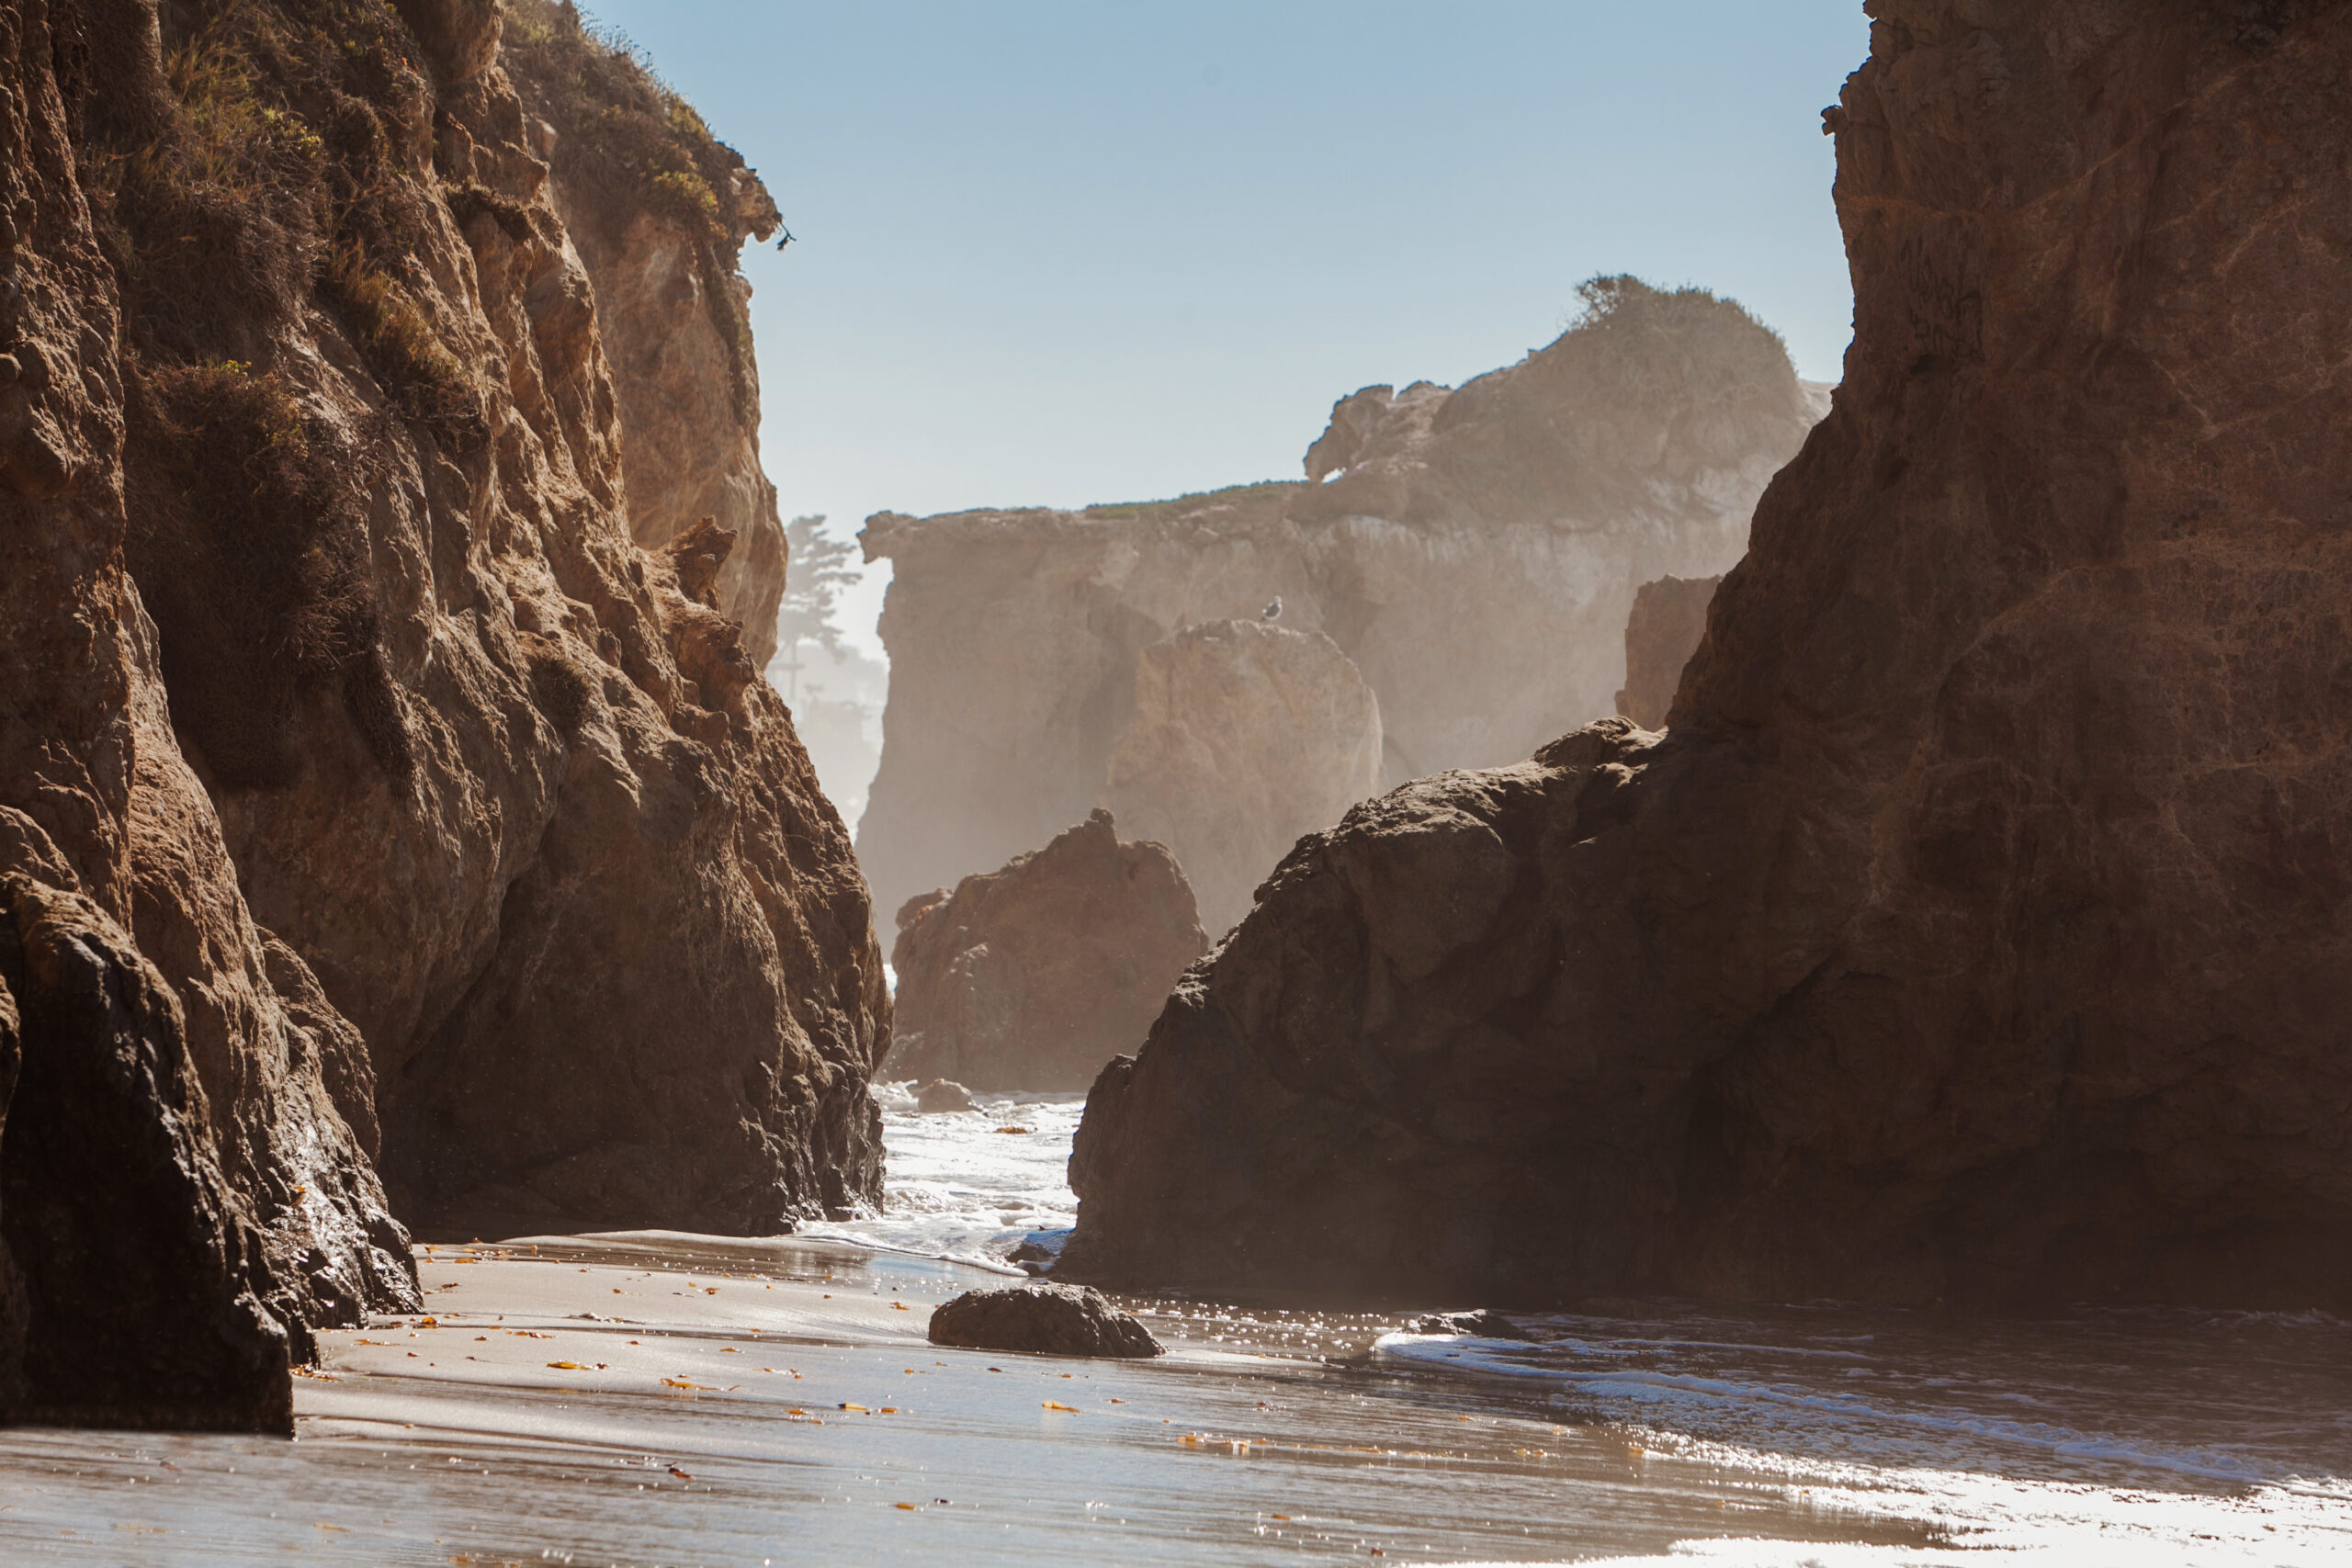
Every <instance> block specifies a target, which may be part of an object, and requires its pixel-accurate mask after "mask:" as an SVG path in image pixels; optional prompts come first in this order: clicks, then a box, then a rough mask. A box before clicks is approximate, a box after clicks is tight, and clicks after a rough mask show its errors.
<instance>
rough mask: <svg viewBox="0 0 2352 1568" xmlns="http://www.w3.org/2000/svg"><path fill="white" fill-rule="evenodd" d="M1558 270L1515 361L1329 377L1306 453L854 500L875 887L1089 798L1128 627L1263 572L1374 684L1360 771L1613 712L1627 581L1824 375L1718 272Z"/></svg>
mask: <svg viewBox="0 0 2352 1568" xmlns="http://www.w3.org/2000/svg"><path fill="white" fill-rule="evenodd" d="M1584 294H1585V302H1586V306H1587V310H1586V312H1585V314H1584V317H1583V319H1582V320H1580V321H1578V322H1577V324H1576V325H1575V326H1574V327H1573V328H1571V329H1570V330H1569V331H1568V332H1566V333H1563V334H1562V335H1561V337H1560V338H1559V339H1558V340H1557V341H1556V342H1555V343H1553V344H1550V345H1548V346H1547V347H1544V348H1543V349H1541V350H1539V351H1537V352H1535V353H1533V354H1531V355H1528V356H1527V357H1526V358H1524V359H1523V360H1521V362H1520V363H1518V364H1516V365H1513V366H1510V367H1505V368H1503V369H1500V370H1497V371H1494V372H1493V373H1491V374H1489V375H1486V376H1481V377H1478V378H1476V379H1474V380H1472V381H1470V382H1468V383H1467V384H1465V385H1464V386H1462V387H1459V388H1452V389H1449V388H1445V387H1437V386H1431V385H1430V384H1428V383H1419V384H1416V385H1414V386H1410V387H1407V388H1405V389H1403V390H1401V391H1398V390H1397V389H1393V388H1389V387H1372V388H1366V389H1363V391H1360V392H1357V393H1355V394H1353V395H1352V396H1351V397H1348V398H1345V399H1342V400H1340V404H1339V405H1338V407H1336V408H1335V409H1334V410H1333V412H1332V418H1331V423H1330V428H1329V431H1327V432H1326V433H1325V434H1324V436H1323V437H1322V438H1321V439H1320V440H1318V441H1317V443H1316V444H1315V446H1314V447H1313V449H1312V450H1311V451H1310V453H1309V454H1308V457H1307V460H1306V469H1307V472H1308V473H1309V475H1311V476H1312V478H1311V479H1308V480H1305V481H1292V482H1288V483H1280V484H1257V485H1246V486H1240V487H1237V488H1234V489H1231V490H1224V491H1212V492H1210V493H1207V494H1204V495H1196V496H1187V497H1184V498H1182V499H1180V500H1176V501H1169V502H1153V503H1145V504H1132V505H1105V506H1096V507H1090V508H1088V509H1086V510H1085V511H1082V512H1053V511H1044V510H1035V511H1019V512H993V511H992V512H967V513H952V514H949V515H945V516H939V517H930V518H922V519H918V518H913V517H906V516H900V515H898V514H895V513H881V514H878V515H876V516H875V517H873V518H871V519H869V520H868V522H867V524H866V525H865V532H864V533H863V534H862V535H860V536H859V537H860V539H861V540H862V541H863V543H864V545H865V553H866V557H867V558H868V559H870V560H879V559H882V558H888V559H889V561H890V562H891V566H892V576H891V582H890V592H889V598H888V603H887V604H886V605H885V607H884V609H883V613H882V621H881V631H882V637H883V641H884V642H885V643H887V644H888V647H889V650H890V696H889V710H888V716H887V719H886V723H885V736H886V738H885V743H884V746H883V752H882V761H881V766H880V770H879V772H877V773H876V775H875V779H874V786H873V793H872V795H871V798H870V801H869V804H868V806H867V808H866V812H865V817H864V818H861V820H860V822H859V824H858V853H859V857H860V859H861V861H862V862H863V863H864V864H865V870H866V874H867V875H869V876H870V877H871V878H872V879H873V882H874V888H875V895H876V899H877V900H878V901H879V904H878V907H880V908H892V907H893V906H894V905H895V904H896V903H897V902H898V901H899V900H903V899H905V898H907V897H911V896H912V895H914V894H916V893H918V892H920V891H922V889H924V888H928V887H935V886H940V885H942V884H944V883H947V882H951V881H953V880H954V879H955V878H956V877H958V876H961V875H964V874H967V873H968V872H973V871H978V870H983V869H985V868H987V867H989V866H992V865H996V864H998V863H1001V862H1002V861H1004V860H1006V859H1007V858H1009V857H1010V856H1012V855H1013V854H1015V853H1018V852H1021V851H1023V850H1025V849H1028V848H1030V847H1031V846H1033V845H1035V844H1037V843H1039V842H1040V841H1042V840H1044V839H1045V838H1046V835H1048V834H1050V833H1052V832H1053V831H1055V830H1056V829H1057V828H1058V827H1059V826H1060V825H1061V824H1063V823H1065V822H1069V821H1071V820H1072V819H1074V818H1076V817H1077V816H1078V815H1079V814H1080V813H1082V812H1084V811H1085V810H1086V809H1087V808H1088V807H1091V806H1092V805H1093V804H1094V803H1095V802H1096V801H1097V800H1098V799H1099V798H1101V795H1102V790H1103V784H1104V783H1105V778H1106V771H1107V765H1108V763H1109V761H1110V758H1111V754H1112V752H1113V751H1114V749H1115V748H1116V747H1117V746H1118V744H1119V741H1120V738H1121V737H1122V736H1124V735H1125V733H1126V732H1127V727H1128V722H1129V720H1130V718H1131V716H1133V712H1134V704H1135V701H1136V690H1137V679H1138V677H1137V671H1138V667H1139V665H1140V664H1141V663H1142V661H1143V659H1144V653H1145V650H1146V649H1149V648H1151V647H1152V646H1154V645H1155V644H1158V643H1159V642H1161V641H1163V640H1165V639H1167V638H1169V637H1173V636H1175V635H1177V634H1178V633H1179V632H1181V631H1182V629H1183V628H1185V627H1187V626H1201V625H1205V624H1207V623H1211V622H1216V621H1221V620H1226V619H1239V620H1244V621H1248V620H1252V619H1254V618H1255V617H1256V616H1257V615H1258V612H1259V610H1260V609H1261V606H1263V605H1265V604H1267V603H1268V602H1269V601H1271V600H1272V598H1273V597H1274V596H1275V595H1277V594H1279V595H1281V597H1282V600H1283V605H1284V610H1283V618H1282V621H1281V625H1282V626H1283V627H1285V628H1294V629H1297V630H1301V631H1309V632H1314V631H1319V632H1322V633H1324V634H1326V635H1327V636H1329V637H1330V638H1331V639H1332V640H1333V641H1334V642H1335V643H1337V644H1338V645H1339V648H1340V651H1341V652H1342V653H1344V654H1346V655H1347V656H1348V658H1349V659H1350V660H1353V661H1354V663H1355V665H1356V668H1357V669H1358V671H1360V672H1361V673H1362V675H1363V681H1364V682H1365V683H1366V684H1367V685H1368V686H1370V687H1371V688H1372V691H1373V693H1374V695H1375V696H1376V698H1377V699H1378V702H1379V709H1380V718H1381V727H1382V728H1381V742H1382V748H1383V750H1384V753H1385V757H1384V761H1383V768H1382V772H1383V777H1382V781H1381V782H1382V783H1383V784H1389V785H1393V784H1398V783H1401V782H1403V781H1404V780H1406V779H1408V778H1413V777H1416V776H1418V775H1420V774H1423V773H1434V772H1437V771H1438V770H1440V769H1444V768H1459V767H1488V766H1493V765H1495V764H1498V763H1504V762H1510V761H1515V760H1517V759H1520V758H1522V757H1525V756H1526V755H1527V754H1528V753H1529V752H1530V751H1531V750H1533V749H1534V748H1535V747H1536V746H1538V745H1541V744H1542V743H1543V742H1544V740H1546V739H1550V738H1551V737H1553V736H1555V735H1557V734H1558V733H1559V732H1560V728H1561V727H1562V726H1563V725H1566V724H1575V723H1579V722H1582V721H1584V720H1586V719H1590V718H1598V717H1600V716H1602V715H1604V714H1607V713H1609V712H1611V710H1612V706H1613V698H1614V696H1615V694H1616V693H1617V691H1618V689H1619V688H1620V687H1621V686H1623V684H1624V668H1623V641H1622V639H1623V633H1624V628H1625V618H1626V615H1627V613H1628V611H1629V610H1630V609H1631V608H1632V605H1633V600H1634V586H1635V585H1636V584H1638V583H1642V582H1646V581H1651V580H1653V579H1656V578H1657V577H1660V576H1662V575H1666V574H1668V573H1671V574H1675V575H1679V576H1683V577H1703V576H1706V575H1709V574H1711V573H1715V572H1720V571H1722V570H1724V569H1726V568H1727V567H1729V566H1730V565H1731V564H1732V563H1733V562H1734V561H1736V560H1737V559H1738V558H1739V557H1740V553H1741V552H1742V551H1743V550H1745V549H1746V548H1747V531H1748V518H1749V515H1750V513H1752V511H1753V510H1754V508H1755V505H1756V499H1757V497H1758V495H1760V494H1762V493H1763V490H1764V487H1765V485H1766V483H1767V482H1769V481H1770V479H1771V477H1772V474H1773V472H1774V471H1775V470H1776V469H1778V468H1780V467H1781V465H1782V464H1783V463H1785V462H1787V461H1788V460H1789V458H1790V457H1792V456H1793V455H1794V454H1795V452H1796V450H1797V447H1798V446H1799V445H1800V444H1801V443H1802V442H1803V441H1804V437H1805V433H1806V431H1808V430H1809V429H1811V428H1812V426H1813V424H1814V423H1815V421H1816V420H1818V419H1819V418H1820V417H1821V415H1822V414H1823V413H1824V412H1826V409H1827V400H1826V389H1825V388H1821V387H1817V386H1813V385H1810V384H1808V383H1805V382H1802V381H1800V380H1799V379H1798V378H1797V375H1796V372H1795V369H1794V368H1793V367H1792V366H1791V364H1790V362H1789V357H1788V354H1787V352H1786V351H1785V349H1783V347H1782V346H1781V343H1780V340H1779V339H1778V338H1777V337H1776V336H1774V334H1773V333H1771V331H1770V329H1768V328H1766V327H1765V326H1763V325H1762V324H1761V323H1760V322H1758V321H1756V320H1755V319H1754V318H1753V317H1751V316H1749V315H1748V313H1747V311H1746V310H1742V309H1741V308H1740V307H1739V306H1737V305H1736V304H1734V303H1732V302H1731V301H1729V300H1725V299H1716V298H1715V297H1713V295H1711V294H1708V293H1706V292H1705V291H1704V290H1702V289H1695V288H1691V289H1681V290H1675V291H1667V290H1660V289H1654V288H1647V287H1645V286H1644V285H1642V284H1640V283H1638V282H1636V281H1635V280H1634V279H1631V278H1604V279H1597V280H1595V281H1594V282H1593V283H1591V284H1589V285H1587V286H1586V288H1585V290H1584ZM1231 787H1233V788H1235V789H1237V790H1246V789H1247V787H1248V785H1247V783H1246V775H1245V777H1244V779H1241V780H1237V781H1234V783H1233V784H1232V786H1231ZM1271 865H1272V863H1271V862H1267V863H1262V864H1261V865H1258V866H1257V867H1255V868H1253V874H1252V885H1253V886H1254V884H1255V878H1256V877H1257V876H1262V875H1263V874H1265V872H1266V871H1267V870H1269V869H1270V868H1271Z"/></svg>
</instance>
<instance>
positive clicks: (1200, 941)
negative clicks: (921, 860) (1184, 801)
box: [887, 811, 1208, 1090]
mask: <svg viewBox="0 0 2352 1568" xmlns="http://www.w3.org/2000/svg"><path fill="white" fill-rule="evenodd" d="M1207 949H1208V939H1207V938H1206V937H1205V936H1204V935H1203V934H1202V932H1201V922H1200V918H1199V916H1198V915H1196V914H1195V913H1194V912H1193V890H1192V888H1191V887H1190V886H1188V885H1187V884H1186V883H1185V881H1184V874H1183V872H1182V869H1180V868H1179V867H1178V866H1177V864H1176V862H1175V860H1174V858H1173V857H1172V856H1170V854H1169V852H1167V850H1166V849H1164V848H1163V847H1161V846H1160V845H1159V844H1153V843H1122V842H1121V841H1120V840H1119V836H1118V831H1117V829H1116V828H1115V827H1114V824H1113V822H1112V819H1111V814H1110V813H1109V812H1107V811H1096V812H1095V813H1094V814H1093V815H1092V816H1091V817H1089V818H1087V819H1086V820H1085V821H1084V822H1081V823H1080V824H1079V825H1078V826H1077V827H1075V828H1072V829H1069V831H1068V832H1065V833H1063V834H1061V835H1060V836H1059V837H1057V838H1056V839H1055V840H1054V841H1053V842H1052V843H1050V844H1047V845H1046V847H1045V848H1044V849H1042V850H1038V851H1036V852H1034V853H1031V854H1025V855H1023V856H1021V857H1020V858H1019V859H1017V860H1015V861H1013V862H1012V863H1011V864H1009V865H1007V866H1005V867H1004V868H1003V869H1002V870H1001V871H997V872H993V873H990V874H988V875H985V876H967V877H966V878H965V879H964V880H963V881H962V882H961V883H960V884H958V885H957V886H956V890H955V892H954V893H952V894H951V893H948V892H947V891H946V890H944V889H942V890H941V891H940V892H938V893H934V894H932V895H930V896H928V897H922V898H917V899H913V900H911V901H910V902H909V903H908V905H907V906H906V907H905V908H902V909H900V910H899V940H898V943H897V945H896V946H894V947H893V948H892V949H891V953H890V960H891V966H892V967H893V968H894V969H895V970H896V971H897V973H898V976H899V992H898V1010H897V1019H898V1029H899V1032H898V1037H897V1042H896V1043H895V1045H894V1046H893V1048H892V1050H891V1053H890V1056H889V1059H888V1065H887V1071H888V1074H889V1075H890V1076H891V1077H902V1078H933V1077H946V1078H952V1079H954V1080H955V1081H956V1082H957V1083H960V1084H964V1085H967V1086H968V1087H970V1088H972V1089H981V1090H997V1089H1036V1090H1056V1089H1061V1090H1068V1089H1084V1088H1085V1087H1086V1086H1087V1085H1088V1084H1090V1083H1091V1082H1093V1081H1094V1075H1095V1074H1096V1073H1097V1072H1098V1071H1100V1070H1101V1069H1102V1066H1103V1063H1104V1062H1107V1061H1109V1060H1110V1059H1111V1058H1112V1057H1113V1056H1114V1055H1117V1054H1118V1053H1119V1052H1120V1051H1122V1050H1129V1049H1133V1048H1134V1047H1135V1046H1136V1045H1137V1044H1139V1043H1141V1042H1142V1040H1143V1033H1144V1031H1145V1030H1146V1029H1148V1027H1149V1026H1150V1023H1151V1020H1152V1016H1153V1015H1154V1014H1155V1013H1157V1012H1158V1011H1159V1004H1160V1002H1161V1001H1162V999H1164V998H1166V997H1167V995H1168V988H1169V987H1170V986H1172V985H1174V984H1175V982H1176V977H1177V976H1179V975H1181V974H1182V973H1183V972H1184V969H1185V967H1186V965H1188V964H1191V963H1192V962H1193V960H1194V959H1196V958H1198V957H1200V955H1201V954H1202V953H1204V952H1206V951H1207Z"/></svg>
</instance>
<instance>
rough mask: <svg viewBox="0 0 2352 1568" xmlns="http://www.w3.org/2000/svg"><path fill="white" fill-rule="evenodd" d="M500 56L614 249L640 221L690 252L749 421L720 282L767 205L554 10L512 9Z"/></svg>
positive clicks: (739, 169)
mask: <svg viewBox="0 0 2352 1568" xmlns="http://www.w3.org/2000/svg"><path fill="white" fill-rule="evenodd" d="M504 48H505V52H506V57H507V60H508V62H509V71H510V73H511V74H512V76H513V77H514V80H515V86H516V88H517V89H518V90H519V91H520V92H521V93H522V94H523V96H524V99H525V101H526V103H527V104H528V105H529V106H530V108H531V111H532V112H533V113H534V114H536V115H538V116H539V117H541V118H544V119H546V120H547V122H548V124H549V125H551V126H552V127H554V129H555V131H556V144H555V152H554V159H553V162H554V166H555V172H556V177H557V178H558V179H559V180H560V182H561V183H562V186H563V189H564V191H565V193H566V195H567V196H568V197H571V198H572V200H573V202H574V204H575V206H576V207H578V208H580V209H583V211H582V216H584V217H585V218H586V219H587V220H589V221H590V222H592V223H594V224H596V225H597V226H598V227H599V228H600V229H601V230H603V231H604V232H605V234H606V235H607V236H608V237H610V238H611V239H612V240H613V241H615V242H616V243H617V242H618V241H619V239H620V238H621V236H622V234H623V233H624V231H626V230H627V228H628V225H629V223H631V222H632V221H633V220H636V219H637V218H639V217H640V216H642V215H645V214H648V213H650V214H652V215H655V216H657V217H661V218H665V219H667V220H670V221H671V222H673V223H675V224H677V225H678V226H679V227H680V228H681V229H683V230H684V231H686V233H687V234H688V235H689V236H691V237H692V238H693V239H694V241H695V265H696V269H697V271H698V272H699V273H700V274H701V280H702V285H703V298H704V299H705V300H707V302H708V304H709V308H710V311H711V319H712V322H713V324H714V325H715V326H716V327H717V328H718V333H719V336H720V338H721V340H722V341H724V342H725V343H726V344H727V349H728V357H729V364H730V366H731V367H732V369H733V372H734V393H735V402H736V407H737V411H738V412H740V413H741V415H742V416H743V417H744V419H745V420H746V421H747V422H748V421H750V420H752V419H753V418H755V417H756V414H757V409H756V404H757V400H758V395H757V386H758V381H757V378H756V375H755V372H754V370H753V362H752V329H751V322H750V321H749V320H748V319H747V318H746V316H745V314H744V311H743V307H742V304H741V301H740V300H738V299H737V298H736V295H735V290H734V288H733V287H732V286H731V279H732V277H733V276H734V273H735V268H736V263H737V258H738V257H739V256H740V255H741V252H742V246H743V242H744V241H745V240H747V239H765V238H767V236H768V235H770V234H772V233H774V232H775V229H776V227H777V222H778V220H777V216H776V210H775V204H774V203H773V202H772V201H770V200H769V198H768V195H767V191H766V188H765V187H764V186H762V185H761V184H760V183H759V181H758V179H757V178H756V177H755V176H753V175H752V173H751V170H750V168H749V166H748V165H746V164H744V162H743V158H742V155H741V153H739V152H736V151H735V150H734V149H733V148H732V147H729V146H728V145H727V144H726V143H725V142H723V141H719V140H718V137H716V136H714V135H712V134H711V130H710V127H709V126H708V125H707V124H705V123H704V121H703V118H702V116H701V115H700V114H698V113H696V112H695V107H694V106H693V105H692V104H689V103H687V102H686V100H685V99H684V98H683V97H680V96H678V94H677V93H676V92H675V91H673V89H672V88H671V87H670V86H669V85H668V84H667V83H665V82H663V81H662V78H661V77H660V76H659V75H658V74H656V73H655V72H654V70H653V68H652V66H651V65H650V64H649V63H648V62H647V61H646V60H645V58H644V56H643V55H642V54H640V53H639V51H638V50H637V49H636V48H635V46H633V45H632V44H630V43H629V41H628V39H626V38H624V37H622V36H621V35H620V34H618V33H616V32H609V31H603V30H598V29H594V28H590V27H589V26H588V25H587V24H586V23H585V22H583V21H582V19H581V16H580V12H579V10H578V8H577V7H576V6H571V5H570V4H559V3H557V0H512V3H511V5H510V6H509V10H508V14H507V22H506V36H505V44H504Z"/></svg>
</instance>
